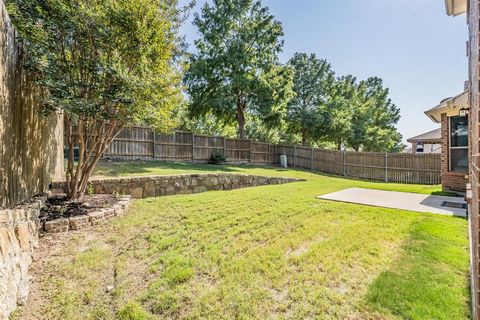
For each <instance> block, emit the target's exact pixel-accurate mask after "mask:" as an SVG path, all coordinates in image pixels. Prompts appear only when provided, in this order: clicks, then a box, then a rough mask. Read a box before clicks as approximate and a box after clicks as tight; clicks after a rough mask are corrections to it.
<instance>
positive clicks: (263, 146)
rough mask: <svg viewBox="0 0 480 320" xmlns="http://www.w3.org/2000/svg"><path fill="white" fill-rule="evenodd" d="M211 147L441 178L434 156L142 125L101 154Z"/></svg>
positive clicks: (401, 176)
mask: <svg viewBox="0 0 480 320" xmlns="http://www.w3.org/2000/svg"><path fill="white" fill-rule="evenodd" d="M154 146H155V148H154ZM214 151H218V152H222V153H224V154H225V155H226V156H227V157H228V158H227V162H228V163H253V164H265V165H266V164H272V165H278V164H280V155H283V154H284V155H286V156H287V161H288V166H289V167H296V168H303V169H308V170H314V171H321V172H325V173H330V174H335V175H342V176H347V177H351V178H358V179H369V180H375V181H388V182H396V183H416V184H438V183H440V181H441V174H440V171H441V170H440V163H441V162H440V155H439V154H402V153H398V154H395V153H388V154H387V153H373V152H370V153H369V152H351V151H348V152H344V151H338V150H322V149H316V148H314V149H312V148H311V147H304V146H292V145H274V144H268V143H263V142H255V141H251V140H246V139H228V138H223V137H213V136H206V135H194V134H192V133H190V132H181V131H179V132H176V133H174V134H159V133H156V134H155V135H154V133H153V131H152V130H151V129H149V128H146V127H131V128H126V129H124V130H123V131H122V132H121V133H120V134H119V136H118V137H117V138H116V139H115V140H114V142H113V143H112V145H111V146H110V147H109V148H108V150H107V152H106V153H105V156H108V157H113V158H120V159H130V160H131V159H147V158H155V159H159V160H168V161H195V162H207V161H208V160H209V158H210V155H211V153H212V152H214Z"/></svg>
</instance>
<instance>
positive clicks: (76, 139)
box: [65, 116, 121, 200]
mask: <svg viewBox="0 0 480 320" xmlns="http://www.w3.org/2000/svg"><path fill="white" fill-rule="evenodd" d="M65 126H66V136H67V137H66V138H67V144H68V148H69V153H68V154H69V157H68V165H67V172H66V182H65V192H66V194H67V197H68V199H70V200H77V199H80V198H81V197H82V196H83V195H84V194H85V192H86V190H87V187H88V180H89V179H90V176H91V175H92V173H93V170H94V169H95V166H96V164H97V163H98V161H99V160H100V158H101V156H102V154H103V153H104V152H105V150H106V149H107V148H108V146H109V145H110V143H111V142H112V140H113V139H114V138H115V136H116V135H117V134H118V132H119V131H120V129H121V126H119V125H118V124H117V123H116V122H115V121H109V122H106V121H103V120H97V119H94V118H80V119H79V120H78V123H77V124H76V128H77V132H76V133H75V132H74V131H73V128H74V125H73V123H72V121H71V119H70V118H69V117H68V116H66V117H65ZM75 145H77V146H78V148H79V158H78V161H77V163H76V164H75V162H74V147H75Z"/></svg>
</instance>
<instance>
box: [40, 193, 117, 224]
mask: <svg viewBox="0 0 480 320" xmlns="http://www.w3.org/2000/svg"><path fill="white" fill-rule="evenodd" d="M117 201H118V199H117V197H115V196H113V195H109V194H93V195H84V196H83V197H82V199H80V200H75V201H69V200H67V196H66V195H65V194H53V195H52V196H50V197H49V198H48V199H47V202H46V203H45V206H44V207H43V208H42V211H41V213H40V221H41V223H45V222H47V221H51V220H55V219H58V218H70V217H75V216H80V215H86V214H87V213H89V212H93V211H98V209H102V208H108V207H111V206H112V205H113V204H114V203H116V202H117Z"/></svg>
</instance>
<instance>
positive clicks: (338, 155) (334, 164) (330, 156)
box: [313, 149, 344, 175]
mask: <svg viewBox="0 0 480 320" xmlns="http://www.w3.org/2000/svg"><path fill="white" fill-rule="evenodd" d="M343 162H344V154H343V152H342V151H337V150H322V149H314V151H313V170H315V171H321V172H326V173H331V174H337V175H344V166H343Z"/></svg>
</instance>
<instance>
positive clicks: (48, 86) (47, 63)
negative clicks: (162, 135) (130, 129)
mask: <svg viewBox="0 0 480 320" xmlns="http://www.w3.org/2000/svg"><path fill="white" fill-rule="evenodd" d="M7 8H8V11H9V13H10V16H11V17H12V20H13V22H14V24H15V26H16V28H17V30H18V31H19V34H20V36H21V38H22V39H24V41H25V43H26V47H27V48H28V55H27V59H26V62H25V68H26V69H28V70H29V71H30V72H31V74H33V76H34V79H35V82H36V83H37V84H38V85H39V86H41V87H42V88H43V90H44V92H45V94H44V96H43V105H42V107H43V113H44V114H48V113H50V112H52V111H58V110H62V111H63V114H64V117H65V133H66V145H67V146H68V150H69V152H68V153H69V156H68V164H67V172H66V192H67V194H68V196H69V197H70V198H71V199H76V198H79V197H81V196H82V195H83V194H84V193H85V191H86V188H87V183H88V179H89V177H90V175H91V173H92V171H93V168H94V167H95V165H96V163H97V161H98V160H99V158H100V156H101V155H102V154H103V153H104V151H105V150H106V149H107V147H108V145H109V144H110V143H111V141H112V140H113V139H114V137H115V136H116V135H117V133H118V132H119V131H120V129H121V128H122V127H123V126H125V125H129V124H139V123H142V124H148V125H151V126H153V127H155V128H156V129H157V130H160V131H168V130H170V129H172V128H173V127H174V126H175V123H174V121H173V114H172V111H173V109H174V107H176V106H177V105H178V104H179V103H180V100H181V97H182V96H181V86H180V84H181V72H180V71H181V66H179V65H178V64H177V63H176V62H175V54H176V52H177V47H178V42H179V41H178V39H177V30H178V27H179V23H180V19H179V10H178V9H177V0H88V1H87V0H50V1H30V0H7ZM74 128H76V131H77V133H75V132H74ZM75 147H78V150H79V161H78V162H77V163H76V164H74V163H73V149H74V148H75Z"/></svg>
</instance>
